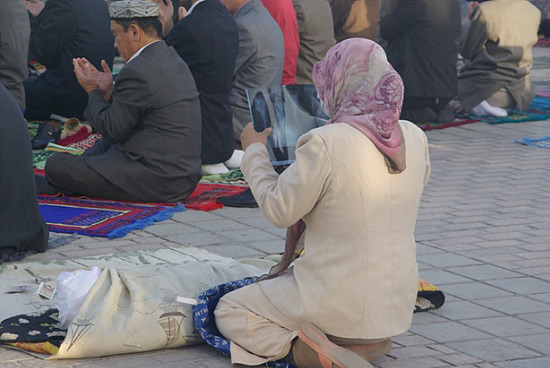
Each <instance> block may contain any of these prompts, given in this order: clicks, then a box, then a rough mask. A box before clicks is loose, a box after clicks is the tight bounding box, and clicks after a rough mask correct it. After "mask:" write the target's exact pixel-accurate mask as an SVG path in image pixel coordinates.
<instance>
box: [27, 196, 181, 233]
mask: <svg viewBox="0 0 550 368" xmlns="http://www.w3.org/2000/svg"><path fill="white" fill-rule="evenodd" d="M38 203H39V205H40V213H41V214H42V217H43V218H44V221H46V223H47V224H48V226H49V228H50V231H54V232H58V233H76V234H81V235H87V236H101V237H107V238H110V239H114V238H121V237H123V236H125V235H126V234H128V233H129V232H131V231H133V230H139V229H144V228H146V227H147V226H149V225H152V224H153V223H155V222H159V221H163V220H166V219H168V218H170V217H172V214H173V213H174V212H180V211H184V210H185V207H183V206H182V205H175V206H173V207H168V206H169V205H167V206H161V205H156V204H132V203H123V202H113V201H105V200H91V199H79V198H74V197H66V196H63V197H52V196H43V195H39V196H38Z"/></svg>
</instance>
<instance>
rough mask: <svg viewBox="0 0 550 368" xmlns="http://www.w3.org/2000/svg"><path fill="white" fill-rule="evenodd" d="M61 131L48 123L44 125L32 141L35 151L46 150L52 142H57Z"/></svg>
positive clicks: (39, 128) (41, 125)
mask: <svg viewBox="0 0 550 368" xmlns="http://www.w3.org/2000/svg"><path fill="white" fill-rule="evenodd" d="M60 135H61V130H57V131H56V130H55V128H54V127H53V126H51V125H49V124H47V123H42V124H40V126H39V127H38V130H37V131H36V135H35V136H34V137H33V138H32V140H31V146H32V149H34V150H39V149H44V148H46V146H47V145H48V143H50V142H57V140H58V139H59V136H60Z"/></svg>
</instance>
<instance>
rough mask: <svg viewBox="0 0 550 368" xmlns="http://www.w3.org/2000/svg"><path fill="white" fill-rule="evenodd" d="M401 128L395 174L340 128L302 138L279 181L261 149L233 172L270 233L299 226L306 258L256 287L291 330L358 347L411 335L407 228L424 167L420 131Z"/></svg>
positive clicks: (352, 132) (364, 142) (410, 236)
mask: <svg viewBox="0 0 550 368" xmlns="http://www.w3.org/2000/svg"><path fill="white" fill-rule="evenodd" d="M400 126H401V129H402V131H403V135H404V139H405V143H406V152H407V168H406V170H405V171H403V172H402V173H400V174H393V175H392V174H390V173H388V169H387V167H386V164H385V161H384V156H383V155H382V154H381V153H380V151H379V150H378V149H377V148H376V147H375V146H374V144H373V143H372V142H371V141H370V140H369V139H368V138H367V137H366V136H365V135H363V134H362V133H361V132H360V131H358V130H357V129H355V128H353V127H352V126H350V125H348V124H332V125H328V126H324V127H321V128H317V129H314V130H312V131H310V132H309V133H307V134H305V135H304V136H302V137H301V138H300V139H299V141H298V146H297V147H298V148H297V151H296V162H295V164H293V165H291V166H290V167H289V168H288V169H287V170H286V171H284V172H283V173H282V174H281V175H280V176H279V175H277V174H276V173H275V171H274V170H273V169H272V167H271V165H270V163H269V158H268V154H267V151H266V149H265V147H264V146H263V145H262V144H253V145H251V146H250V147H248V148H247V150H246V152H245V155H244V158H243V162H242V166H241V169H242V171H243V173H244V175H245V177H246V178H247V180H248V183H249V184H250V187H251V189H252V192H253V194H254V196H255V198H256V200H257V201H258V203H259V206H260V209H261V210H262V213H263V214H264V215H265V216H266V218H267V219H269V220H270V221H271V222H272V223H273V224H275V225H276V226H278V227H283V228H284V227H288V226H290V225H292V224H294V223H295V222H297V221H298V220H299V219H303V220H304V221H305V223H306V224H307V229H306V234H305V248H306V253H305V255H303V256H302V257H300V258H299V259H298V260H297V261H296V262H295V265H294V272H293V273H292V272H290V273H287V274H286V275H283V276H280V277H278V278H275V279H272V280H267V281H263V282H261V283H260V286H261V288H262V289H263V291H264V294H265V295H266V296H267V298H268V299H269V300H270V301H271V302H272V303H273V305H274V306H275V307H276V308H277V309H279V311H280V312H282V314H284V315H285V316H286V317H287V318H289V319H292V320H294V321H296V322H297V324H298V325H300V324H301V323H303V322H306V321H308V322H311V323H313V324H315V325H317V326H318V327H320V328H321V329H322V330H323V331H324V332H325V333H327V334H330V335H334V336H339V337H344V338H362V339H375V338H384V337H389V336H394V335H397V334H400V333H402V332H404V331H406V330H407V329H408V328H409V327H410V324H411V320H412V313H413V309H414V304H415V300H416V293H417V287H418V269H417V264H416V247H415V241H414V228H415V223H416V217H417V212H418V207H419V202H420V197H421V194H422V190H423V188H424V184H425V183H426V181H427V180H428V177H429V173H430V164H429V155H428V145H427V139H426V136H425V135H424V133H423V132H422V131H421V130H420V129H419V128H418V127H416V126H415V125H414V124H412V123H410V122H407V121H400ZM242 302H243V304H244V303H245V301H242ZM263 317H266V318H268V319H269V316H263Z"/></svg>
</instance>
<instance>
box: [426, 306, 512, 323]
mask: <svg viewBox="0 0 550 368" xmlns="http://www.w3.org/2000/svg"><path fill="white" fill-rule="evenodd" d="M432 313H434V314H437V315H439V316H442V317H445V318H448V319H450V320H453V321H461V320H465V319H475V318H487V317H498V316H502V313H499V312H496V311H494V310H492V309H489V308H486V307H482V306H480V305H476V304H473V303H470V302H466V301H456V302H445V304H443V306H442V307H441V308H440V309H437V310H435V311H432Z"/></svg>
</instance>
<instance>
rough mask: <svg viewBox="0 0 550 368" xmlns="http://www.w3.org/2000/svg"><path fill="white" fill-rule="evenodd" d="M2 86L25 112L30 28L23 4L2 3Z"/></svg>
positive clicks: (0, 59)
mask: <svg viewBox="0 0 550 368" xmlns="http://www.w3.org/2000/svg"><path fill="white" fill-rule="evenodd" d="M0 9H2V11H0V83H1V84H3V85H4V87H6V88H7V89H8V91H10V93H11V94H12V96H13V97H15V100H16V101H17V103H18V104H19V108H20V109H21V110H22V111H24V110H25V89H24V88H23V82H24V81H25V80H26V79H27V76H28V69H27V56H28V52H29V41H30V36H31V28H30V26H29V16H28V15H27V9H26V8H25V4H23V2H22V1H11V0H0Z"/></svg>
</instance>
